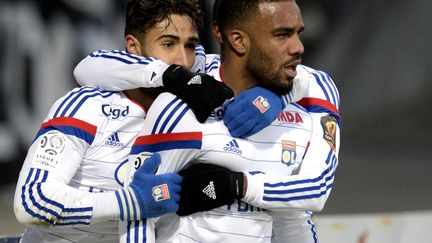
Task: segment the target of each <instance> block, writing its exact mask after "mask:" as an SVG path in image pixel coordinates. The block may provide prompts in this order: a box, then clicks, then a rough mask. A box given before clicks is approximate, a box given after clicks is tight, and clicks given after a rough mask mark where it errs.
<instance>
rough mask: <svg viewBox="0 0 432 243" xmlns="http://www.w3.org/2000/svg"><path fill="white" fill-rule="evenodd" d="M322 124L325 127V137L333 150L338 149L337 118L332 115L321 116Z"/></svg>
mask: <svg viewBox="0 0 432 243" xmlns="http://www.w3.org/2000/svg"><path fill="white" fill-rule="evenodd" d="M321 126H322V128H323V138H324V140H326V142H327V143H328V145H329V146H330V147H331V149H332V150H333V151H336V129H337V123H336V119H335V118H334V117H332V116H330V115H329V116H323V117H321Z"/></svg>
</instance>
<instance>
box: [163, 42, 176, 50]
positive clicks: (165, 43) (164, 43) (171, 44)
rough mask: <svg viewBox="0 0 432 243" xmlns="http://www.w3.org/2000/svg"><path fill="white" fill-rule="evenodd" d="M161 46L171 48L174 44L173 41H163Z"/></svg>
mask: <svg viewBox="0 0 432 243" xmlns="http://www.w3.org/2000/svg"><path fill="white" fill-rule="evenodd" d="M162 46H163V47H164V48H166V49H169V48H172V47H173V46H174V43H173V42H163V43H162Z"/></svg>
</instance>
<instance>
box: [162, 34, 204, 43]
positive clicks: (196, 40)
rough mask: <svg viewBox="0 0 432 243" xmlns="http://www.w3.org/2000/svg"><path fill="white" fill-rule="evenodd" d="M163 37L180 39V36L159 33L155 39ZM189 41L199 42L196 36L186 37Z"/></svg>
mask: <svg viewBox="0 0 432 243" xmlns="http://www.w3.org/2000/svg"><path fill="white" fill-rule="evenodd" d="M163 38H170V39H174V40H177V41H178V40H180V37H178V36H176V35H161V36H159V37H158V38H157V40H160V39H163ZM188 41H189V42H194V43H199V38H198V37H196V36H193V37H190V38H189V39H188Z"/></svg>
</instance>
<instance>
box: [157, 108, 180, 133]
mask: <svg viewBox="0 0 432 243" xmlns="http://www.w3.org/2000/svg"><path fill="white" fill-rule="evenodd" d="M183 105H184V103H183V102H179V103H178V104H177V105H176V106H175V107H174V109H172V110H171V112H170V113H169V114H168V116H167V117H166V118H165V121H164V122H163V123H162V126H161V127H160V128H159V131H158V133H164V130H165V127H166V126H167V125H168V122H169V121H170V120H171V118H173V117H174V115H175V113H176V112H177V111H178V110H179V109H180V107H181V106H183Z"/></svg>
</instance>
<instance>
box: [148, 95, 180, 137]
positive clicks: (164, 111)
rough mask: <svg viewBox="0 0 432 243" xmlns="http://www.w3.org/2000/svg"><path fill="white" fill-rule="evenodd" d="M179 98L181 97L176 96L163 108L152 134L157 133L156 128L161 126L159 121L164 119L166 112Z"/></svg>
mask: <svg viewBox="0 0 432 243" xmlns="http://www.w3.org/2000/svg"><path fill="white" fill-rule="evenodd" d="M178 100H179V98H177V97H176V98H174V99H173V100H172V101H171V102H170V103H168V105H167V106H166V107H165V108H164V109H163V110H162V112H161V113H160V114H159V116H158V118H157V119H156V122H155V123H154V126H153V129H152V132H151V134H155V133H156V129H157V127H158V126H159V122H160V121H161V120H162V117H163V116H164V115H165V113H166V112H167V111H168V109H169V108H170V107H171V106H172V105H173V104H174V103H175V102H177V101H178Z"/></svg>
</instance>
